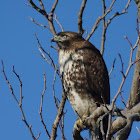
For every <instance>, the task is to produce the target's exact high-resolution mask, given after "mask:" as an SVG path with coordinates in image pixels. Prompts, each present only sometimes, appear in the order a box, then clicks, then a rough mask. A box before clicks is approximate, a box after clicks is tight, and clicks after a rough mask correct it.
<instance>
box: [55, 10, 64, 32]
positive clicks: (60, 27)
mask: <svg viewBox="0 0 140 140" xmlns="http://www.w3.org/2000/svg"><path fill="white" fill-rule="evenodd" d="M54 20H55V21H56V22H57V24H58V25H59V26H60V28H61V30H62V32H63V31H64V29H63V26H62V25H61V24H60V22H59V21H58V19H57V17H56V14H55V13H54Z"/></svg>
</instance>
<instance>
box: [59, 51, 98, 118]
mask: <svg viewBox="0 0 140 140" xmlns="http://www.w3.org/2000/svg"><path fill="white" fill-rule="evenodd" d="M77 59H81V60H82V56H80V55H78V54H76V53H75V54H73V55H72V56H70V54H69V53H66V52H64V50H60V52H59V65H60V73H61V74H62V73H63V75H64V79H68V77H67V75H68V74H67V73H73V72H76V71H78V69H74V70H73V69H72V67H73V66H72V65H76V63H74V60H77ZM81 69H83V71H84V64H83V65H82V66H81ZM69 76H70V75H69ZM79 82H82V81H79ZM67 85H70V87H71V90H70V92H68V93H69V95H68V96H67V97H68V100H69V101H70V104H71V105H72V107H73V109H74V111H75V112H77V113H78V114H79V115H80V116H82V115H83V114H85V113H86V112H87V111H89V110H90V112H92V111H94V110H95V108H96V107H97V106H96V104H95V103H94V100H93V99H92V98H91V99H90V100H86V99H81V97H80V96H79V94H78V93H77V92H76V89H75V87H74V82H72V81H71V80H70V79H69V80H67ZM65 86H66V85H65V82H64V87H65Z"/></svg>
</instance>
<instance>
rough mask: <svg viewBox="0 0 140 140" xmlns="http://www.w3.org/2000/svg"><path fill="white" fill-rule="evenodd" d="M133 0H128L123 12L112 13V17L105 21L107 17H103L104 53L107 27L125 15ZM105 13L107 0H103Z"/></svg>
mask: <svg viewBox="0 0 140 140" xmlns="http://www.w3.org/2000/svg"><path fill="white" fill-rule="evenodd" d="M130 2H131V0H128V2H127V4H126V6H125V8H124V10H123V11H122V12H116V13H115V14H114V15H112V17H111V18H110V19H109V20H108V21H107V22H105V17H104V18H103V33H102V39H101V54H102V55H103V53H104V48H105V39H106V32H107V28H108V26H109V24H110V23H111V21H112V20H113V19H114V18H115V17H116V16H119V15H123V14H125V13H127V11H126V10H127V9H128V7H129V5H130ZM104 14H105V1H104V0H103V15H104Z"/></svg>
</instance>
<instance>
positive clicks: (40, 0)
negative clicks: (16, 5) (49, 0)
mask: <svg viewBox="0 0 140 140" xmlns="http://www.w3.org/2000/svg"><path fill="white" fill-rule="evenodd" d="M39 4H40V6H41V9H42V10H45V8H44V4H43V2H42V0H39Z"/></svg>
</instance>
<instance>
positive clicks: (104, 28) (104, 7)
mask: <svg viewBox="0 0 140 140" xmlns="http://www.w3.org/2000/svg"><path fill="white" fill-rule="evenodd" d="M102 3H103V15H104V14H105V9H106V6H105V0H102ZM106 30H107V27H106V24H105V17H104V18H103V33H102V41H101V51H100V52H101V55H103V53H104V44H105V39H106V36H105V34H106Z"/></svg>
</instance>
